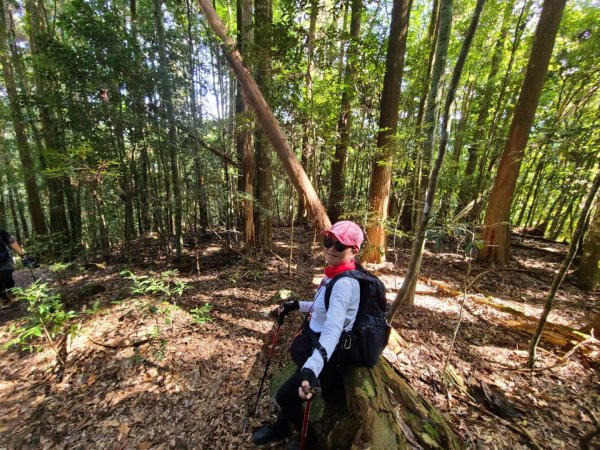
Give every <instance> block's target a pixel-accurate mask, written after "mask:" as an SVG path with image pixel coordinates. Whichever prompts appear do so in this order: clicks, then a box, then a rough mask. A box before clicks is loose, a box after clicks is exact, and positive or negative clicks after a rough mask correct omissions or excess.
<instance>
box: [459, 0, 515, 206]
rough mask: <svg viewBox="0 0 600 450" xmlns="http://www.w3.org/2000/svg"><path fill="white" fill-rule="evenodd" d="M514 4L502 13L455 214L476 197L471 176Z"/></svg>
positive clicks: (507, 3) (475, 165) (508, 4)
mask: <svg viewBox="0 0 600 450" xmlns="http://www.w3.org/2000/svg"><path fill="white" fill-rule="evenodd" d="M514 3H515V2H514V0H510V1H508V2H506V6H505V8H504V13H503V15H502V25H501V27H500V35H499V36H498V40H497V41H496V45H495V47H494V54H493V56H492V61H491V63H490V71H489V73H488V75H487V79H486V82H485V86H484V88H483V91H482V92H481V96H482V97H483V100H482V101H481V104H480V106H479V110H478V112H477V120H476V121H475V128H474V131H473V143H472V144H471V145H470V146H469V148H468V150H467V152H468V157H467V164H466V166H465V171H464V174H463V176H462V180H461V183H460V190H459V194H458V199H459V200H458V205H457V209H456V213H458V212H459V211H460V210H462V209H463V208H464V207H465V206H466V205H467V204H469V202H471V201H472V200H473V199H474V198H475V196H476V194H475V193H474V192H473V191H474V184H475V183H474V181H475V180H474V179H473V175H474V174H475V168H476V167H477V160H478V159H479V148H480V147H481V145H482V144H485V142H483V141H484V139H482V135H483V136H485V135H484V133H485V122H486V120H487V119H488V116H489V112H490V106H491V104H492V99H493V87H494V83H495V82H496V78H497V76H498V71H499V68H500V61H501V60H502V55H503V54H504V43H505V41H506V35H507V34H508V23H509V20H508V19H509V17H510V16H511V14H512V9H513V6H514Z"/></svg>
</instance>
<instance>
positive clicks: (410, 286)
mask: <svg viewBox="0 0 600 450" xmlns="http://www.w3.org/2000/svg"><path fill="white" fill-rule="evenodd" d="M485 1H486V0H477V4H476V5H475V10H474V12H473V17H472V19H471V23H470V24H469V29H468V30H467V32H466V34H465V37H464V39H463V42H462V46H461V48H460V53H459V55H458V59H457V61H456V66H455V67H454V71H453V73H452V80H451V81H450V86H449V87H448V94H447V96H446V102H445V103H444V113H443V115H442V123H441V133H440V143H439V147H438V154H437V158H436V161H435V164H434V165H433V170H432V171H431V176H430V177H429V185H428V187H427V195H426V196H425V204H424V206H423V213H422V215H421V221H420V223H419V226H418V227H417V232H416V234H415V241H414V243H413V248H412V252H411V257H410V262H409V263H408V269H407V271H406V275H405V277H404V280H403V281H402V285H401V286H400V289H399V290H398V294H397V295H396V299H395V300H394V303H393V304H392V307H391V308H390V311H389V312H388V317H389V320H390V322H391V319H392V318H393V317H394V315H395V314H396V312H397V311H398V309H399V308H400V306H401V305H407V306H413V305H414V302H415V288H416V286H417V279H418V277H419V272H420V271H421V259H422V258H423V250H424V249H425V233H426V232H427V226H428V225H429V218H430V216H431V210H432V208H433V200H434V198H435V191H436V189H437V182H438V177H439V173H440V170H441V168H442V163H443V161H444V155H445V153H446V146H447V144H448V131H449V130H448V124H449V121H450V109H451V107H452V103H453V102H454V96H455V95H456V89H457V88H458V83H459V81H460V77H461V75H462V71H463V67H464V64H465V61H466V59H467V55H468V54H469V49H470V48H471V43H472V42H473V37H474V36H475V31H476V30H477V26H478V25H479V17H480V16H481V11H482V10H483V7H484V5H485ZM451 21H452V0H448V1H446V0H442V5H441V9H440V30H439V37H438V45H441V46H442V48H440V50H439V51H436V65H438V64H440V65H441V66H442V67H441V69H442V70H443V68H444V66H445V65H446V61H445V59H446V55H447V50H448V43H449V35H450V25H451ZM444 47H445V48H444ZM435 72H436V70H434V74H435ZM432 79H435V77H432ZM434 89H435V87H434V86H433V85H432V91H433V90H434ZM432 100H433V99H432ZM429 145H431V149H430V150H428V152H429V154H430V155H431V154H432V153H433V139H431V140H430V141H429Z"/></svg>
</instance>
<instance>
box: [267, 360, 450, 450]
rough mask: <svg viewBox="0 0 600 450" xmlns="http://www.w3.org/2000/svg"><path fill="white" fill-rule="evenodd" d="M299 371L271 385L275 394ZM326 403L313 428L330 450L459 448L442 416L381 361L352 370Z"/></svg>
mask: <svg viewBox="0 0 600 450" xmlns="http://www.w3.org/2000/svg"><path fill="white" fill-rule="evenodd" d="M295 370H296V366H295V364H291V365H290V366H288V367H286V368H285V369H284V370H283V371H281V372H279V373H276V374H275V375H274V376H273V379H272V380H271V395H272V396H273V397H274V396H275V393H276V392H277V389H278V388H279V386H280V385H281V383H283V382H284V381H285V380H286V379H287V378H289V376H291V374H292V373H293V372H294V371H295ZM332 389H338V390H339V392H336V393H331V392H330V394H332V395H331V396H328V401H327V403H325V402H324V401H323V399H322V397H317V398H316V399H315V400H313V402H312V403H313V404H312V407H311V415H310V419H311V423H312V424H313V426H314V428H315V430H317V432H318V433H319V434H320V439H319V441H320V442H321V445H322V446H324V448H327V449H339V448H342V449H365V448H372V449H399V450H409V449H430V448H437V449H445V450H458V449H460V448H461V447H460V443H459V441H458V439H457V437H456V436H455V434H454V433H453V431H452V430H451V429H450V427H449V426H448V425H447V424H446V422H445V421H444V418H443V417H442V415H441V414H440V413H439V411H437V410H436V409H435V408H433V406H431V404H429V402H428V401H427V400H426V399H425V398H423V397H422V396H420V395H419V394H417V393H416V392H415V391H414V390H413V389H412V388H411V387H410V385H408V384H407V383H406V381H405V380H404V379H403V377H402V375H401V374H400V373H399V372H398V370H397V369H395V368H394V367H393V366H392V365H390V363H388V362H387V360H385V359H384V358H383V357H382V358H381V359H380V361H379V363H377V365H376V366H375V367H373V368H366V367H352V368H350V369H348V370H346V371H345V372H344V376H343V383H339V385H338V386H334V387H332Z"/></svg>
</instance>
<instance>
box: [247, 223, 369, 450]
mask: <svg viewBox="0 0 600 450" xmlns="http://www.w3.org/2000/svg"><path fill="white" fill-rule="evenodd" d="M322 234H323V235H324V239H323V255H324V257H325V260H326V262H327V267H325V277H324V278H323V281H322V282H321V285H320V286H319V288H318V290H317V293H316V294H315V297H314V300H313V301H307V302H305V301H298V300H293V301H288V302H286V303H284V304H283V305H281V306H280V307H279V309H278V311H277V312H278V314H283V315H285V314H287V313H289V312H291V311H294V310H300V311H301V312H303V313H308V314H309V316H308V317H309V319H308V320H306V321H305V323H304V325H303V328H302V331H301V332H300V333H298V335H297V336H296V337H295V338H294V340H293V341H292V344H291V346H290V353H291V355H292V359H293V360H294V362H295V363H296V365H297V366H298V370H297V371H296V373H294V375H293V376H292V377H290V378H289V379H288V380H287V381H286V382H285V383H284V384H283V385H282V386H281V388H280V389H279V390H278V391H277V395H276V398H275V400H276V401H277V404H278V405H279V407H280V408H281V410H280V412H279V415H278V416H277V420H276V421H275V423H273V424H270V425H266V426H263V427H260V428H258V429H257V430H256V431H255V432H254V434H253V435H252V441H253V443H254V444H256V445H262V444H266V443H268V442H272V441H275V440H279V439H283V438H284V437H285V436H286V435H287V434H288V432H289V425H290V424H292V425H293V426H294V427H295V428H296V429H298V430H301V427H302V421H303V416H304V413H303V407H302V404H303V402H304V401H305V400H308V399H310V398H311V397H312V394H311V393H310V388H320V387H321V384H322V385H323V390H322V392H323V395H324V396H325V398H326V399H327V397H328V394H330V393H331V392H332V387H333V386H335V385H338V386H339V384H340V379H341V374H342V371H343V370H344V365H343V364H342V362H341V361H340V360H339V359H338V355H337V354H336V352H335V349H336V347H337V344H338V342H339V340H340V336H341V335H342V332H343V331H344V330H345V331H350V330H351V329H352V325H353V324H354V321H355V319H356V315H357V312H358V306H359V303H360V286H359V284H358V281H357V280H356V279H354V278H350V277H343V278H340V279H338V281H337V282H336V283H335V284H334V285H333V289H332V290H331V297H330V299H329V308H326V307H325V290H326V286H327V284H328V283H329V282H330V281H331V280H332V279H333V278H334V277H335V276H336V275H338V274H340V273H342V272H344V271H346V270H355V269H356V263H355V260H354V259H355V257H356V255H357V254H358V251H359V249H360V246H361V244H362V242H363V240H364V235H363V232H362V230H361V228H360V227H359V226H358V225H357V224H355V223H354V222H350V221H347V220H345V221H341V222H337V223H335V224H334V225H333V226H332V227H331V228H330V229H329V230H326V231H324V232H323V233H322ZM306 444H307V448H309V449H315V448H317V447H318V442H317V438H316V435H315V432H314V430H312V427H309V429H308V435H307V441H306Z"/></svg>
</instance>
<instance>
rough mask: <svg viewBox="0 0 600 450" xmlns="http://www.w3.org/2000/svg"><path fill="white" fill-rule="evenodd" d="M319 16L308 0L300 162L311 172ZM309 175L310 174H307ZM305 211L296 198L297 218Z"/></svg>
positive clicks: (313, 2)
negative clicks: (315, 47)
mask: <svg viewBox="0 0 600 450" xmlns="http://www.w3.org/2000/svg"><path fill="white" fill-rule="evenodd" d="M318 16H319V0H311V1H310V24H309V27H308V34H307V36H306V73H305V80H306V81H305V92H306V94H305V95H306V99H307V100H306V105H305V110H304V112H303V116H302V156H301V162H302V167H304V170H305V171H306V172H307V173H308V174H311V173H313V172H314V171H311V167H316V162H315V158H316V148H315V139H314V132H315V127H314V120H313V109H314V105H313V82H312V62H313V52H314V45H315V31H316V28H317V18H318ZM309 176H310V175H309ZM311 181H312V183H313V186H315V188H316V184H315V183H316V182H317V180H316V177H314V176H313V177H312V179H311ZM305 212H306V206H305V205H304V198H303V197H302V196H299V198H298V219H299V220H303V218H304V215H305Z"/></svg>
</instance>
